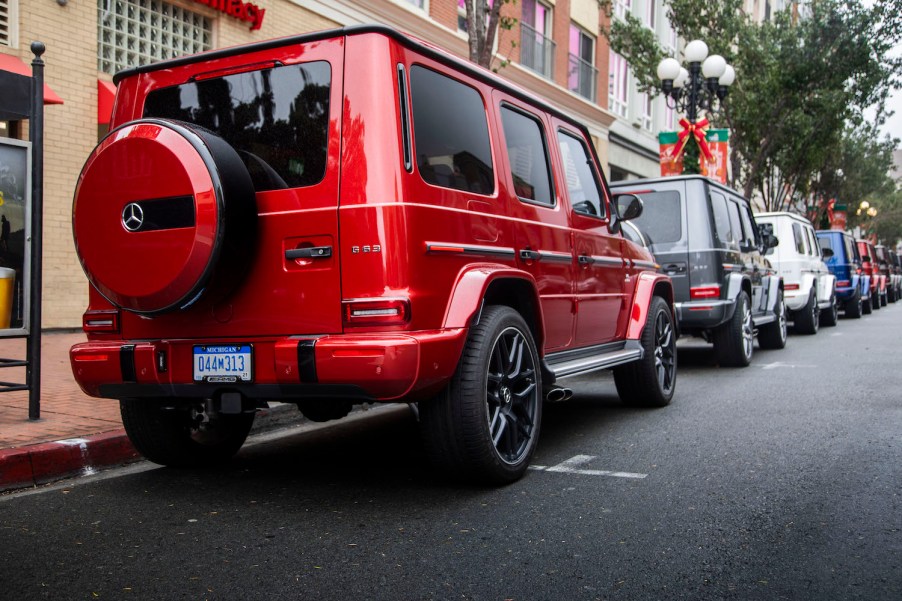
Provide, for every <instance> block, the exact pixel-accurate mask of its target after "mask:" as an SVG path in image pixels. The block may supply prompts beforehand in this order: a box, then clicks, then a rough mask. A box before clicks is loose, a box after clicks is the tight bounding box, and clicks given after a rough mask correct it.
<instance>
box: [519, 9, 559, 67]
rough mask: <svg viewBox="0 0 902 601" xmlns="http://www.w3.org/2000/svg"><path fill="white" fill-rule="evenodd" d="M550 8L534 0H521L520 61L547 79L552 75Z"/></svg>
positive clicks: (552, 47) (552, 55) (552, 44)
mask: <svg viewBox="0 0 902 601" xmlns="http://www.w3.org/2000/svg"><path fill="white" fill-rule="evenodd" d="M551 23H552V20H551V8H550V7H548V6H546V5H544V4H542V3H541V2H537V1H536V0H523V14H522V17H521V19H520V63H521V64H522V65H523V66H524V67H529V68H530V69H532V70H533V71H536V72H538V73H541V74H542V75H544V76H545V77H547V78H548V79H552V78H553V77H554V70H553V67H554V41H553V40H552V39H551Z"/></svg>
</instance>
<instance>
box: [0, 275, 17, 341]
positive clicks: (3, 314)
mask: <svg viewBox="0 0 902 601" xmlns="http://www.w3.org/2000/svg"><path fill="white" fill-rule="evenodd" d="M15 290H16V270H15V269H10V268H9V267H0V330H2V329H6V328H8V327H9V324H10V320H11V318H12V313H13V296H14V293H15Z"/></svg>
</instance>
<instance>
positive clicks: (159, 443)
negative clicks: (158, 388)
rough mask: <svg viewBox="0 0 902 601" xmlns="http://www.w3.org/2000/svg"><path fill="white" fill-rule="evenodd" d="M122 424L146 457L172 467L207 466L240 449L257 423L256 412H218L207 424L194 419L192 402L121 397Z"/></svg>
mask: <svg viewBox="0 0 902 601" xmlns="http://www.w3.org/2000/svg"><path fill="white" fill-rule="evenodd" d="M119 410H120V412H121V414H122V424H123V425H124V426H125V431H126V433H127V434H128V437H129V439H130V440H131V441H132V444H133V445H134V446H135V449H137V450H138V452H139V453H141V454H142V455H143V456H144V457H145V458H147V459H148V460H150V461H152V462H154V463H159V464H160V465H166V466H169V467H208V466H212V465H217V464H220V463H224V462H226V461H228V460H229V459H231V457H232V456H233V455H234V454H235V453H237V452H238V449H240V448H241V445H243V444H244V440H245V439H246V438H247V434H248V432H250V430H251V425H253V423H254V414H253V413H241V414H237V415H224V414H218V415H216V416H214V417H213V418H212V419H211V420H210V421H209V422H207V423H206V424H205V425H199V424H198V422H197V421H195V420H194V419H192V411H191V405H190V404H188V403H180V404H178V405H176V406H173V405H172V401H171V400H169V399H166V400H162V399H122V400H120V401H119Z"/></svg>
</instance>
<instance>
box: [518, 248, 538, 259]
mask: <svg viewBox="0 0 902 601" xmlns="http://www.w3.org/2000/svg"><path fill="white" fill-rule="evenodd" d="M520 258H521V259H523V260H524V261H538V260H539V259H541V258H542V253H540V252H539V251H537V250H530V249H528V248H525V249H523V250H521V251H520Z"/></svg>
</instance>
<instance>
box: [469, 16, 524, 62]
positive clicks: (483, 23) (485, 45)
mask: <svg viewBox="0 0 902 601" xmlns="http://www.w3.org/2000/svg"><path fill="white" fill-rule="evenodd" d="M515 2H516V0H494V1H492V0H464V5H465V7H466V10H467V36H468V38H469V47H470V60H471V61H473V62H474V63H476V64H477V65H481V66H483V67H485V68H487V69H490V68H491V67H492V57H493V55H494V48H495V36H497V34H498V28H499V27H500V28H502V29H506V30H510V29H513V27H514V25H516V23H517V19H516V18H514V17H510V16H502V14H501V8H502V7H503V6H504V5H505V4H514V3H515ZM505 64H506V62H504V63H502V65H501V66H504V65H505Z"/></svg>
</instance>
